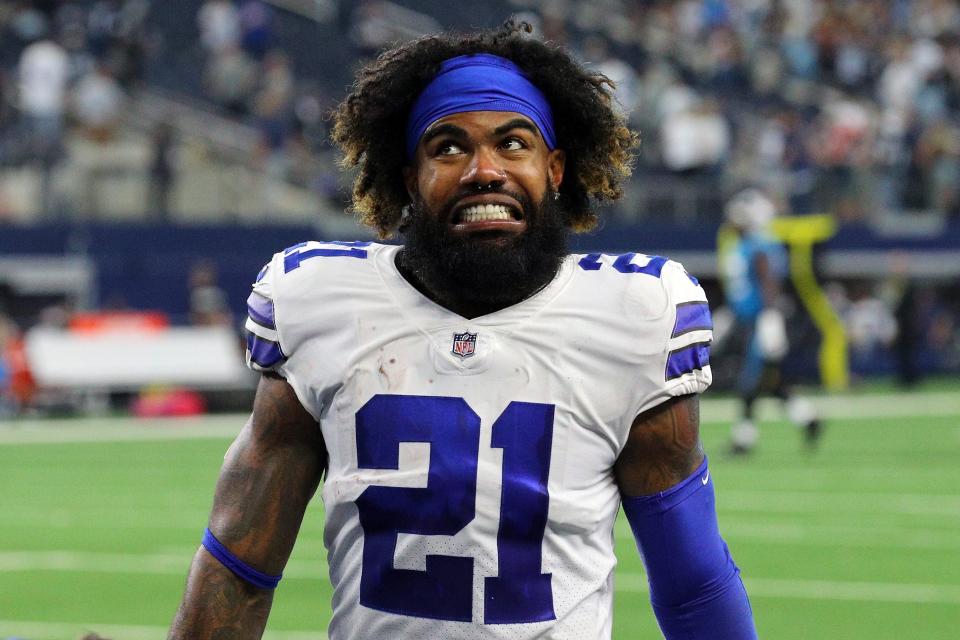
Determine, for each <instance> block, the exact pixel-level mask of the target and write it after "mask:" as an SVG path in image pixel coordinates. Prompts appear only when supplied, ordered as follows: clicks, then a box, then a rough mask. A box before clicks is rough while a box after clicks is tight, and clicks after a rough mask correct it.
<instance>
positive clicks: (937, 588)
mask: <svg viewBox="0 0 960 640" xmlns="http://www.w3.org/2000/svg"><path fill="white" fill-rule="evenodd" d="M743 583H744V585H745V586H746V588H747V593H749V594H750V596H751V597H758V598H785V599H790V600H845V601H856V602H896V603H911V604H955V605H960V587H958V586H954V585H939V584H906V583H893V582H838V581H836V580H785V579H781V578H747V577H745V578H744V579H743ZM614 586H615V588H616V590H617V591H629V592H634V593H647V592H648V591H649V587H648V585H647V577H646V575H644V574H642V573H617V574H616V576H615V577H614Z"/></svg>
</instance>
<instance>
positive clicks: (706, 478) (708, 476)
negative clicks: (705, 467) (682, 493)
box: [700, 471, 710, 486]
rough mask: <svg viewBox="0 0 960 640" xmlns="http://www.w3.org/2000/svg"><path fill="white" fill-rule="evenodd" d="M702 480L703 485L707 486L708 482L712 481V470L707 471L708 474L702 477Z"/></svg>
mask: <svg viewBox="0 0 960 640" xmlns="http://www.w3.org/2000/svg"><path fill="white" fill-rule="evenodd" d="M700 482H702V483H703V486H707V483H708V482H710V472H709V471H707V475H705V476H703V477H702V478H700Z"/></svg>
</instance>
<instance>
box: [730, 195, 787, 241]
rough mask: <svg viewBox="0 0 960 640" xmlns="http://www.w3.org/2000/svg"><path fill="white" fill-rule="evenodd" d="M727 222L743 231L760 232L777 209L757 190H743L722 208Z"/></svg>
mask: <svg viewBox="0 0 960 640" xmlns="http://www.w3.org/2000/svg"><path fill="white" fill-rule="evenodd" d="M724 215H725V216H726V218H727V221H728V222H729V223H730V224H732V225H734V226H736V227H739V228H741V229H744V230H745V231H748V232H751V233H755V232H757V231H762V230H763V229H765V228H766V227H767V225H768V224H770V221H771V220H773V218H774V217H775V216H776V215H777V207H776V205H775V204H773V201H772V200H771V199H770V198H769V197H767V195H766V194H765V193H763V192H762V191H760V190H759V189H754V188H749V189H744V190H743V191H741V192H740V193H738V194H737V195H735V196H734V197H733V198H731V199H730V201H729V202H727V206H726V207H724Z"/></svg>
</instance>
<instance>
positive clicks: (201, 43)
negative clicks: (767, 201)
mask: <svg viewBox="0 0 960 640" xmlns="http://www.w3.org/2000/svg"><path fill="white" fill-rule="evenodd" d="M434 4H435V3H434ZM434 4H431V3H429V2H423V3H417V2H390V1H388V0H360V1H358V2H330V1H328V2H324V3H318V6H321V5H322V6H326V7H332V9H331V10H330V11H329V12H328V15H326V18H325V19H328V20H329V21H331V22H334V24H335V25H336V29H335V31H336V37H333V38H322V39H318V40H317V42H316V43H315V44H316V51H315V52H313V51H311V52H303V51H293V50H286V49H285V47H289V46H297V44H298V43H293V44H291V43H290V42H288V39H285V38H284V37H282V36H281V33H282V30H281V29H279V28H278V25H277V22H278V20H277V19H278V17H279V15H278V14H280V13H282V12H281V11H280V10H278V9H276V8H275V7H274V6H272V5H271V4H270V3H266V2H264V1H262V0H203V1H198V2H196V3H192V6H193V7H195V9H194V11H195V13H194V14H193V15H192V16H189V15H186V16H183V17H184V18H188V19H189V18H192V22H193V24H192V25H186V24H183V23H182V22H178V27H182V28H183V29H189V30H192V32H193V34H194V40H195V42H196V43H197V44H196V45H195V46H196V48H197V49H198V51H199V59H200V64H199V65H197V66H198V67H199V68H197V69H192V68H183V69H179V70H175V74H180V75H181V76H182V78H183V79H184V80H183V84H184V93H189V89H190V88H191V87H192V84H191V80H190V79H191V78H193V77H194V76H196V75H201V76H202V77H201V78H200V79H199V82H197V83H196V84H198V85H199V86H201V87H202V89H201V93H202V95H203V97H204V98H205V99H206V100H207V101H208V102H209V104H210V105H211V106H213V107H215V108H217V109H219V110H220V111H221V113H222V114H223V115H224V116H225V117H227V118H231V119H235V120H237V121H239V122H243V123H247V124H250V125H252V126H253V127H254V128H255V129H256V131H257V132H258V138H259V144H258V145H257V149H256V154H257V157H258V161H259V162H260V163H261V167H262V168H263V169H264V170H265V171H266V172H267V173H269V174H271V175H275V176H277V177H280V178H283V179H286V180H290V181H292V182H294V183H300V184H310V183H311V181H317V180H320V181H326V182H324V184H322V185H319V187H320V189H321V190H323V189H329V188H331V185H330V184H329V182H330V181H331V178H330V176H331V175H335V173H336V170H335V168H334V167H333V157H332V154H329V153H327V152H328V149H329V147H328V142H327V130H326V126H327V122H326V121H325V119H324V114H325V112H326V111H327V110H328V109H329V108H330V107H331V106H332V104H334V103H335V101H336V99H337V98H338V97H339V95H340V93H342V91H343V90H344V83H343V79H344V78H345V77H349V73H350V71H351V70H350V69H342V68H330V69H329V76H330V77H329V78H324V77H312V75H311V74H305V73H304V72H303V71H300V72H299V73H298V72H297V69H296V66H297V65H296V58H297V57H298V56H301V59H302V56H303V55H304V54H305V53H307V54H309V55H315V56H318V57H320V58H321V59H322V58H323V57H324V56H325V55H328V54H327V53H325V52H330V51H331V50H333V49H340V50H349V51H351V52H352V53H353V54H354V55H355V57H356V64H359V63H361V62H362V61H363V60H364V59H365V58H369V57H370V56H372V55H375V53H376V52H377V51H378V50H379V49H381V48H382V47H384V46H386V45H388V44H390V43H392V42H395V41H397V40H398V39H404V38H411V37H415V36H417V35H420V34H423V33H427V32H430V31H435V30H437V29H439V28H442V27H443V26H444V24H445V20H444V18H445V16H443V15H432V13H431V11H436V6H434ZM500 4H503V5H504V6H505V7H506V11H505V15H506V13H508V12H509V11H514V12H516V15H517V16H518V17H520V18H521V19H526V20H528V21H530V22H532V23H534V26H535V30H536V33H537V34H539V36H540V37H543V38H545V39H548V40H551V41H554V42H557V43H560V44H563V45H565V46H567V47H569V48H570V49H571V50H573V51H574V52H575V53H576V54H577V55H578V56H580V57H581V58H582V59H583V60H584V61H585V62H587V63H589V64H590V65H592V66H593V67H595V68H597V69H598V70H600V71H602V72H604V73H605V74H607V75H608V76H609V77H610V78H612V79H613V80H614V81H615V82H616V83H617V85H618V87H617V91H616V96H617V99H618V102H619V103H620V105H621V107H622V108H623V110H624V111H625V112H626V113H627V114H628V116H629V118H630V120H631V122H632V123H633V124H634V125H635V126H636V127H637V128H638V129H639V130H640V131H641V132H642V137H643V149H642V153H641V158H640V162H639V165H638V171H637V179H636V180H635V181H634V183H633V185H632V188H631V190H630V192H631V194H632V195H633V197H632V198H628V200H627V202H626V205H625V206H627V207H633V208H634V209H635V210H634V211H624V210H623V209H621V210H620V213H623V214H625V215H628V216H630V217H638V216H641V217H642V216H644V215H655V214H657V215H665V216H669V215H671V214H673V215H674V217H675V218H680V219H683V218H688V219H689V218H691V217H693V218H695V219H698V220H699V219H704V218H706V219H709V218H711V217H716V216H717V215H718V211H719V210H720V207H719V206H718V204H719V203H718V202H717V200H718V197H719V194H722V193H724V192H729V191H730V190H732V189H735V188H737V186H739V185H742V184H743V183H746V182H750V183H753V184H758V185H760V186H763V187H765V188H766V189H767V190H769V191H770V192H771V193H773V194H774V195H776V196H777V197H778V198H779V199H780V201H781V202H782V203H783V205H784V209H786V210H789V211H791V212H794V213H809V212H829V213H832V214H834V215H835V216H837V218H838V219H840V220H841V221H844V222H847V221H862V220H865V219H870V218H871V217H873V216H878V215H881V214H883V213H885V212H890V211H906V212H937V213H938V214H939V215H941V216H944V217H956V216H960V190H958V188H957V185H958V184H960V118H958V115H960V7H958V3H956V2H954V1H953V0H889V1H888V0H790V1H789V2H788V1H786V0H648V1H644V2H639V1H627V0H597V1H594V2H579V3H578V2H574V1H573V0H510V1H509V2H501V3H500ZM157 6H158V4H157V3H155V2H152V1H151V0H96V1H90V2H68V1H65V0H18V1H17V2H6V3H3V4H2V5H0V125H3V127H2V129H3V130H4V131H8V132H9V131H13V130H15V131H16V132H17V135H12V134H7V135H3V136H0V164H10V163H14V162H26V161H27V160H29V161H32V162H35V163H39V165H40V166H42V167H49V166H51V165H53V164H55V163H56V162H58V160H59V159H60V158H61V157H62V135H63V131H64V127H65V126H68V125H70V126H76V127H78V128H79V129H80V130H81V131H82V132H83V135H85V136H86V137H88V138H89V139H91V140H94V141H101V142H103V141H108V140H109V139H110V138H111V136H114V135H115V134H116V127H117V123H118V122H119V121H120V119H121V116H122V115H123V112H124V102H125V100H126V97H127V95H128V93H129V92H130V91H131V90H134V89H135V88H136V87H137V86H138V82H139V81H140V80H141V79H143V77H144V68H145V67H148V66H149V65H151V64H154V65H160V64H164V65H169V64H176V61H177V60H180V61H181V62H180V63H181V64H182V61H183V60H189V59H190V58H182V57H181V58H177V57H176V56H172V55H170V54H171V53H172V52H166V54H164V55H160V54H157V55H153V54H154V53H156V52H157V51H158V50H159V47H158V44H157V43H158V42H161V41H162V40H163V37H164V34H163V33H162V31H163V29H162V28H160V27H158V26H157V25H156V24H154V23H155V22H156V21H155V20H153V19H152V17H151V15H152V13H155V12H152V10H153V9H156V7H157ZM187 6H191V4H188V5H187ZM418 8H419V10H417V9H418ZM169 10H177V11H180V12H182V11H183V10H184V9H183V7H182V6H179V7H178V8H177V9H174V8H173V7H169ZM284 15H285V17H286V18H290V16H289V15H287V14H285V13H284ZM304 19H305V18H304ZM180 35H182V34H180ZM299 44H300V45H302V42H300V43H299ZM291 54H296V55H291ZM14 124H16V126H15V127H14V126H13V125H14ZM174 133H175V131H170V130H165V131H158V132H157V133H156V135H155V137H156V139H155V141H154V144H155V146H156V147H158V148H159V149H160V151H159V152H156V151H155V155H156V156H157V158H156V160H155V161H154V162H153V165H152V166H153V168H152V169H151V171H152V172H153V174H154V177H155V178H156V179H157V180H159V181H160V183H161V184H166V182H169V181H171V180H173V179H175V173H176V168H175V167H173V166H171V164H172V163H171V162H170V161H169V158H168V157H167V155H169V154H167V152H168V151H169V150H170V148H171V147H172V146H175V145H173V144H172V142H171V141H172V140H175V135H173V134H174ZM165 154H167V155H165ZM311 161H318V162H320V163H321V164H325V165H326V167H327V170H325V171H323V170H322V171H320V173H321V174H322V176H318V175H316V174H317V170H316V167H315V166H313V165H311ZM305 167H309V169H305ZM308 171H309V174H308V173H307V172H308ZM651 175H653V176H656V177H657V179H656V180H653V179H649V178H650V176H651ZM165 181H166V182H165ZM311 186H317V185H311ZM46 191H47V192H49V190H46ZM680 210H683V211H680Z"/></svg>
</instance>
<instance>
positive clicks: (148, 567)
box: [0, 551, 960, 637]
mask: <svg viewBox="0 0 960 640" xmlns="http://www.w3.org/2000/svg"><path fill="white" fill-rule="evenodd" d="M190 558H191V554H187V553H184V554H183V555H179V554H165V555H137V554H118V553H84V552H72V551H46V552H3V553H0V571H2V572H12V571H85V572H100V573H133V574H159V575H186V572H187V568H188V565H189V562H190ZM284 577H290V578H301V579H305V580H319V581H326V580H327V579H328V578H327V565H326V563H325V562H322V561H302V560H294V561H292V562H291V563H290V565H289V566H288V567H287V570H286V571H284ZM744 582H745V583H746V585H747V589H748V591H749V592H750V594H751V595H756V596H759V597H770V598H788V599H799V600H855V601H860V602H900V603H920V604H927V603H939V604H956V605H960V586H954V585H936V584H905V583H904V584H901V583H891V582H840V581H835V580H786V579H778V578H752V577H751V578H745V579H744ZM615 585H616V590H617V591H627V592H646V591H647V578H646V576H645V575H644V574H643V573H627V572H622V573H617V574H616V577H615ZM0 625H2V623H0ZM104 629H105V630H106V627H104ZM24 635H29V634H24ZM34 635H36V634H34ZM117 635H120V634H117ZM125 637H126V636H125Z"/></svg>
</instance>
